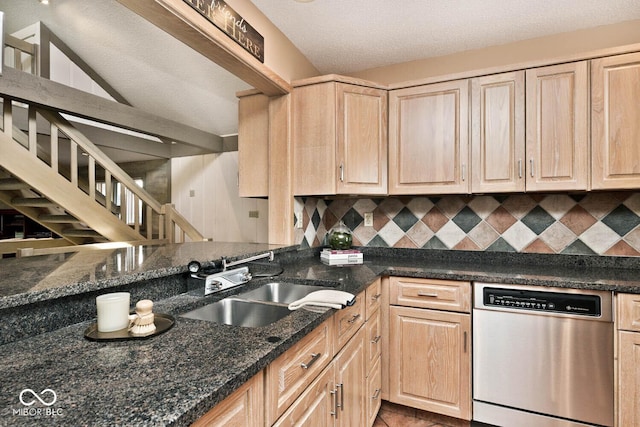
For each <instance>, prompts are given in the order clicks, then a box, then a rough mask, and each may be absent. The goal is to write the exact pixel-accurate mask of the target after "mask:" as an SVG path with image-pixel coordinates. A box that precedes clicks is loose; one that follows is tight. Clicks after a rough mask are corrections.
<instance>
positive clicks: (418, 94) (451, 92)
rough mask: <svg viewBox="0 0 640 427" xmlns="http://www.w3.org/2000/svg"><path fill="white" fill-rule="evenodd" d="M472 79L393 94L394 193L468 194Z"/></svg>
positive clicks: (391, 167)
mask: <svg viewBox="0 0 640 427" xmlns="http://www.w3.org/2000/svg"><path fill="white" fill-rule="evenodd" d="M468 122H469V81H468V80H458V81H452V82H446V83H438V84H433V85H426V86H419V87H414V88H408V89H400V90H394V91H391V92H390V94H389V194H441V193H449V194H451V193H468V192H469V188H470V187H469V179H468V173H469V171H468V169H469V168H468V164H469V136H468V128H469V123H468Z"/></svg>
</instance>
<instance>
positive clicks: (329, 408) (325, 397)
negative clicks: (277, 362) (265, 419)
mask: <svg viewBox="0 0 640 427" xmlns="http://www.w3.org/2000/svg"><path fill="white" fill-rule="evenodd" d="M334 377H335V368H334V364H333V363H332V364H331V365H329V366H328V367H327V369H325V370H324V371H323V372H322V373H321V374H320V375H319V376H318V378H316V379H315V380H314V381H313V383H311V385H310V386H309V387H308V388H307V389H306V390H305V391H304V393H302V395H300V397H299V398H298V399H297V400H296V401H295V402H294V403H293V404H292V405H291V406H290V407H289V409H287V411H286V412H285V413H284V414H283V415H282V417H280V419H279V420H278V421H277V422H276V423H275V424H274V427H293V426H305V427H333V426H334V414H335V413H336V409H337V408H336V404H337V401H336V390H335V382H334ZM267 425H269V424H267Z"/></svg>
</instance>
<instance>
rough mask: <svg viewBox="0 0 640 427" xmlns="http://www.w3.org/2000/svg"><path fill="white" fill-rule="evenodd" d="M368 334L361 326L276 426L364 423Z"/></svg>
mask: <svg viewBox="0 0 640 427" xmlns="http://www.w3.org/2000/svg"><path fill="white" fill-rule="evenodd" d="M365 338H366V334H365V328H360V329H359V330H358V332H357V333H356V334H355V335H354V336H353V338H351V340H349V342H348V343H347V344H346V345H345V346H344V348H343V349H342V350H341V351H340V352H339V353H338V354H337V355H336V357H335V358H334V359H333V361H332V362H331V364H330V365H329V366H328V367H327V368H326V369H325V370H324V371H323V372H322V374H320V376H318V378H316V379H315V380H314V381H313V383H312V384H311V385H310V386H309V387H308V388H307V389H305V390H304V392H302V394H301V395H300V397H298V398H297V399H296V401H295V402H294V403H293V404H292V405H291V406H290V407H289V408H288V409H287V410H286V411H285V412H284V414H283V415H282V416H281V417H280V418H279V419H278V421H277V422H276V423H275V426H278V427H280V426H332V427H338V426H345V427H347V426H365V425H366V424H365V423H366V418H367V414H366V406H365V405H366V401H365V396H366V391H365V389H366V382H365V369H366V363H365V350H366V348H365Z"/></svg>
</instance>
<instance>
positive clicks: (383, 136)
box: [336, 83, 387, 194]
mask: <svg viewBox="0 0 640 427" xmlns="http://www.w3.org/2000/svg"><path fill="white" fill-rule="evenodd" d="M336 90H337V95H336V98H337V100H338V105H337V143H338V148H337V156H338V158H337V159H336V165H337V167H338V170H337V171H336V174H337V176H338V188H337V193H338V194H386V193H387V91H385V90H380V89H372V88H367V87H362V86H354V85H348V84H344V83H338V84H337V86H336Z"/></svg>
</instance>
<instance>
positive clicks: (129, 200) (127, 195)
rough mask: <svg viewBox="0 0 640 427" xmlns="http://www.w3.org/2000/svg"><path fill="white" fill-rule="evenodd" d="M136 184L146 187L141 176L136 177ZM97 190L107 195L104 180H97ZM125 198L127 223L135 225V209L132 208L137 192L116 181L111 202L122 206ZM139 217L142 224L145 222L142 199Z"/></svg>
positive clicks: (139, 202) (139, 203)
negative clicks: (134, 192)
mask: <svg viewBox="0 0 640 427" xmlns="http://www.w3.org/2000/svg"><path fill="white" fill-rule="evenodd" d="M134 181H135V183H136V185H138V187H140V188H144V182H143V180H142V179H141V178H138V179H134ZM96 190H97V191H98V192H100V193H101V194H102V195H103V196H105V197H106V196H107V184H106V183H104V182H96ZM123 198H124V205H125V206H126V207H127V209H126V218H125V220H126V224H127V225H135V211H134V210H133V209H131V206H134V203H135V200H136V197H135V194H133V192H132V191H131V190H129V189H128V188H126V187H124V186H123V185H122V184H121V183H119V182H116V183H115V185H114V187H113V195H112V198H111V202H112V203H113V204H114V205H116V206H122V200H123ZM138 218H139V222H140V224H142V223H143V219H144V216H143V215H142V200H138Z"/></svg>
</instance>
